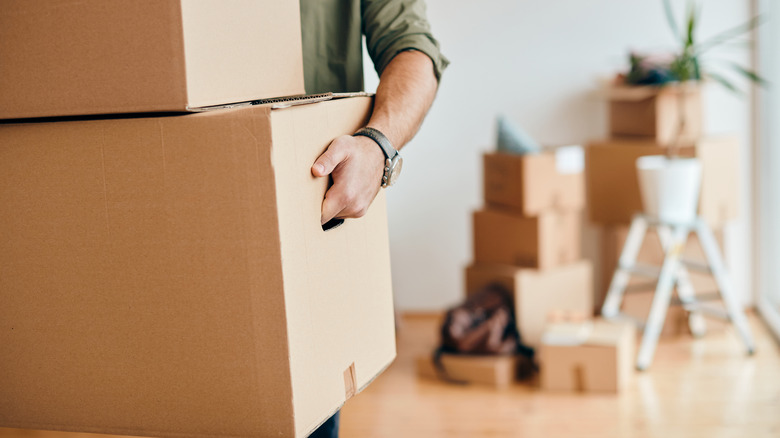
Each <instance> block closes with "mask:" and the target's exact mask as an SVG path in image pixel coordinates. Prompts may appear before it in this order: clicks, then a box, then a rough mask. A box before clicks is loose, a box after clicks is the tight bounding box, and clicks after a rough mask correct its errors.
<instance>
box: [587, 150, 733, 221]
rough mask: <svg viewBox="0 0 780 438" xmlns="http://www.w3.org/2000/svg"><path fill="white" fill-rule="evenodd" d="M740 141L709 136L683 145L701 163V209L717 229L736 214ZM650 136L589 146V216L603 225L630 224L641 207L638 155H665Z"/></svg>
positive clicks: (683, 153) (684, 153)
mask: <svg viewBox="0 0 780 438" xmlns="http://www.w3.org/2000/svg"><path fill="white" fill-rule="evenodd" d="M738 149H739V142H738V141H737V139H736V138H734V137H708V138H703V139H700V140H698V141H697V142H696V144H695V145H694V146H691V147H686V148H683V149H682V150H681V155H682V156H686V157H697V158H699V159H700V160H701V164H702V182H701V196H700V199H699V214H700V215H701V216H702V217H703V218H704V219H705V220H706V221H707V222H708V223H709V224H710V226H712V227H713V228H720V227H722V226H723V225H724V224H725V223H726V222H728V221H730V220H732V219H735V218H736V217H737V215H738V204H739V202H738V201H739V198H738V193H739V166H738V165H737V163H739V150H738ZM665 151H666V149H665V148H662V147H660V146H658V145H657V144H656V143H654V142H652V141H643V140H626V139H611V140H605V141H598V142H593V143H591V144H589V145H588V146H587V147H586V148H585V180H586V190H587V194H588V212H589V216H590V220H591V222H593V223H596V224H602V225H627V224H629V223H631V219H632V217H633V215H634V214H635V213H638V212H641V211H642V198H641V196H640V194H639V181H638V178H637V170H636V160H637V158H639V157H642V156H645V155H662V154H664V153H665Z"/></svg>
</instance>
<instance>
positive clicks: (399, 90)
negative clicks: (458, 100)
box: [300, 0, 449, 437]
mask: <svg viewBox="0 0 780 438" xmlns="http://www.w3.org/2000/svg"><path fill="white" fill-rule="evenodd" d="M300 5H301V29H302V36H303V68H304V80H305V86H306V92H307V93H308V94H315V93H324V92H328V91H333V92H350V91H362V90H363V60H362V36H363V35H365V38H366V48H367V49H368V53H369V55H370V56H371V60H372V61H373V63H374V67H375V68H376V71H377V73H379V86H378V87H377V91H376V97H375V99H374V110H373V112H372V114H371V117H370V119H369V121H368V124H367V127H368V128H370V129H361V130H360V131H358V133H357V135H345V136H342V137H338V138H336V139H335V140H333V142H332V143H331V144H330V145H329V146H328V149H327V150H326V151H325V153H323V154H322V155H321V156H320V157H319V158H318V159H317V161H315V163H314V164H313V166H312V174H313V175H314V176H317V177H328V176H332V177H333V186H332V187H331V188H330V189H329V190H328V192H327V193H326V194H325V200H324V201H323V203H322V217H321V221H322V223H323V224H325V223H326V222H328V221H330V220H331V219H333V218H357V217H361V216H363V215H364V214H365V212H366V210H367V209H368V207H369V206H370V205H371V202H372V201H373V200H374V198H375V197H376V195H377V193H378V192H379V189H380V187H383V186H386V185H390V184H392V182H393V180H394V179H395V178H396V177H397V176H398V173H399V171H400V165H399V164H396V163H397V161H398V159H397V158H396V159H395V160H393V158H394V157H395V155H397V150H398V149H401V148H402V147H403V146H404V145H405V144H406V143H407V142H408V141H409V140H411V139H412V137H413V136H414V135H415V134H416V133H417V130H418V129H419V128H420V124H421V123H422V121H423V118H424V117H425V114H426V113H427V112H428V109H429V108H430V107H431V104H432V103H433V98H434V96H435V95H436V90H437V88H438V83H439V79H440V77H441V73H442V71H443V70H444V69H445V68H446V67H447V65H448V64H449V61H447V59H446V58H445V57H444V56H443V55H442V54H441V52H440V51H439V44H438V42H437V41H436V40H435V39H434V38H433V36H432V35H431V33H430V26H429V24H428V21H427V19H426V16H425V4H424V1H423V0H300ZM388 160H392V161H388ZM386 164H389V165H386ZM338 420H339V418H338V413H337V414H336V415H334V416H333V418H331V419H330V420H328V421H327V422H326V423H325V424H323V425H322V426H321V427H320V428H319V429H318V430H317V431H315V432H314V434H313V435H312V437H337V436H338Z"/></svg>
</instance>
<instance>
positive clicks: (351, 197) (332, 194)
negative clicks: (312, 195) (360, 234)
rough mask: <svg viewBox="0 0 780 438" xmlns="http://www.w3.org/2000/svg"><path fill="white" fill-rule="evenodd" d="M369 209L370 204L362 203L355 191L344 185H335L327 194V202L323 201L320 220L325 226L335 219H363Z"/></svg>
mask: <svg viewBox="0 0 780 438" xmlns="http://www.w3.org/2000/svg"><path fill="white" fill-rule="evenodd" d="M367 209H368V204H367V203H366V202H364V201H361V200H360V199H359V196H358V194H357V193H356V192H354V190H353V191H350V190H349V188H348V187H346V186H345V185H342V184H334V185H333V186H332V187H331V188H330V189H329V190H328V191H327V193H325V200H324V201H322V217H321V218H320V220H321V222H322V224H323V225H324V224H325V223H327V222H328V221H329V220H331V219H333V218H335V217H338V218H358V217H363V216H364V215H365V214H366V210H367Z"/></svg>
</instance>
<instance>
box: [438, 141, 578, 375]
mask: <svg viewBox="0 0 780 438" xmlns="http://www.w3.org/2000/svg"><path fill="white" fill-rule="evenodd" d="M483 160H484V200H485V206H484V207H483V208H482V209H480V210H478V211H475V212H474V223H473V225H474V236H473V238H474V263H472V264H471V265H470V266H468V267H467V268H466V272H465V276H466V294H467V295H470V294H473V293H476V292H478V291H479V290H480V289H482V288H484V287H486V286H488V285H490V284H492V283H497V284H500V285H501V286H503V287H504V288H505V289H506V290H508V291H510V292H511V293H512V297H513V303H514V311H515V319H516V323H517V328H518V331H519V333H520V336H521V340H522V342H523V343H524V344H526V345H528V346H531V347H536V346H538V345H539V341H540V338H541V336H542V332H543V331H544V328H545V325H546V322H547V314H548V312H550V311H559V310H570V311H575V312H580V313H582V314H590V313H591V311H592V299H593V298H592V277H593V269H592V265H591V263H590V262H589V261H587V260H584V259H582V254H581V250H580V248H581V246H580V245H581V243H580V239H581V231H582V230H581V211H582V209H583V208H584V204H585V198H584V196H585V195H584V177H583V173H582V166H583V164H582V148H581V147H579V146H567V147H560V148H549V149H545V150H543V151H542V152H540V153H531V154H525V155H515V154H509V153H502V152H497V153H486V154H485V155H484V157H483ZM450 360H451V361H457V360H458V358H457V357H452V358H450ZM460 360H461V361H465V360H468V358H466V357H464V358H461V359H460ZM503 361H505V359H502V358H492V359H487V358H485V359H483V362H482V367H483V369H487V368H489V367H498V366H503V363H504V362H503ZM468 374H469V373H463V375H461V378H463V379H464V380H469V379H468V377H469V376H468ZM481 374H483V375H484V374H485V372H484V371H483V372H482V373H481ZM512 377H513V376H512V375H510V376H509V378H510V380H511V378H512ZM471 380H474V381H475V380H476V379H471ZM506 380H507V377H506V376H503V377H502V378H501V380H500V381H501V382H504V381H506Z"/></svg>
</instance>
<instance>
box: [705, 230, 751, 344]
mask: <svg viewBox="0 0 780 438" xmlns="http://www.w3.org/2000/svg"><path fill="white" fill-rule="evenodd" d="M696 234H698V236H699V241H700V242H701V246H702V249H704V255H705V256H706V257H707V262H708V263H709V265H710V269H711V270H712V276H713V277H715V282H716V283H717V284H718V289H719V291H720V296H721V297H722V298H723V304H725V305H726V312H727V313H728V315H729V319H731V323H732V324H734V327H736V329H737V332H738V333H739V335H740V336H741V337H742V341H743V342H744V343H745V348H747V352H748V354H753V353H755V351H756V345H755V343H754V342H753V336H752V335H751V333H750V325H749V324H748V320H747V317H746V316H745V312H744V309H743V307H742V305H741V304H740V303H739V299H738V298H737V295H736V293H735V291H734V289H733V287H732V283H731V278H730V276H729V272H728V270H727V269H726V265H725V263H723V258H722V257H721V255H720V249H718V243H717V241H716V240H715V236H714V235H713V234H712V230H711V229H710V226H709V225H707V223H706V222H705V221H703V220H701V219H699V220H698V221H697V222H696Z"/></svg>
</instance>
